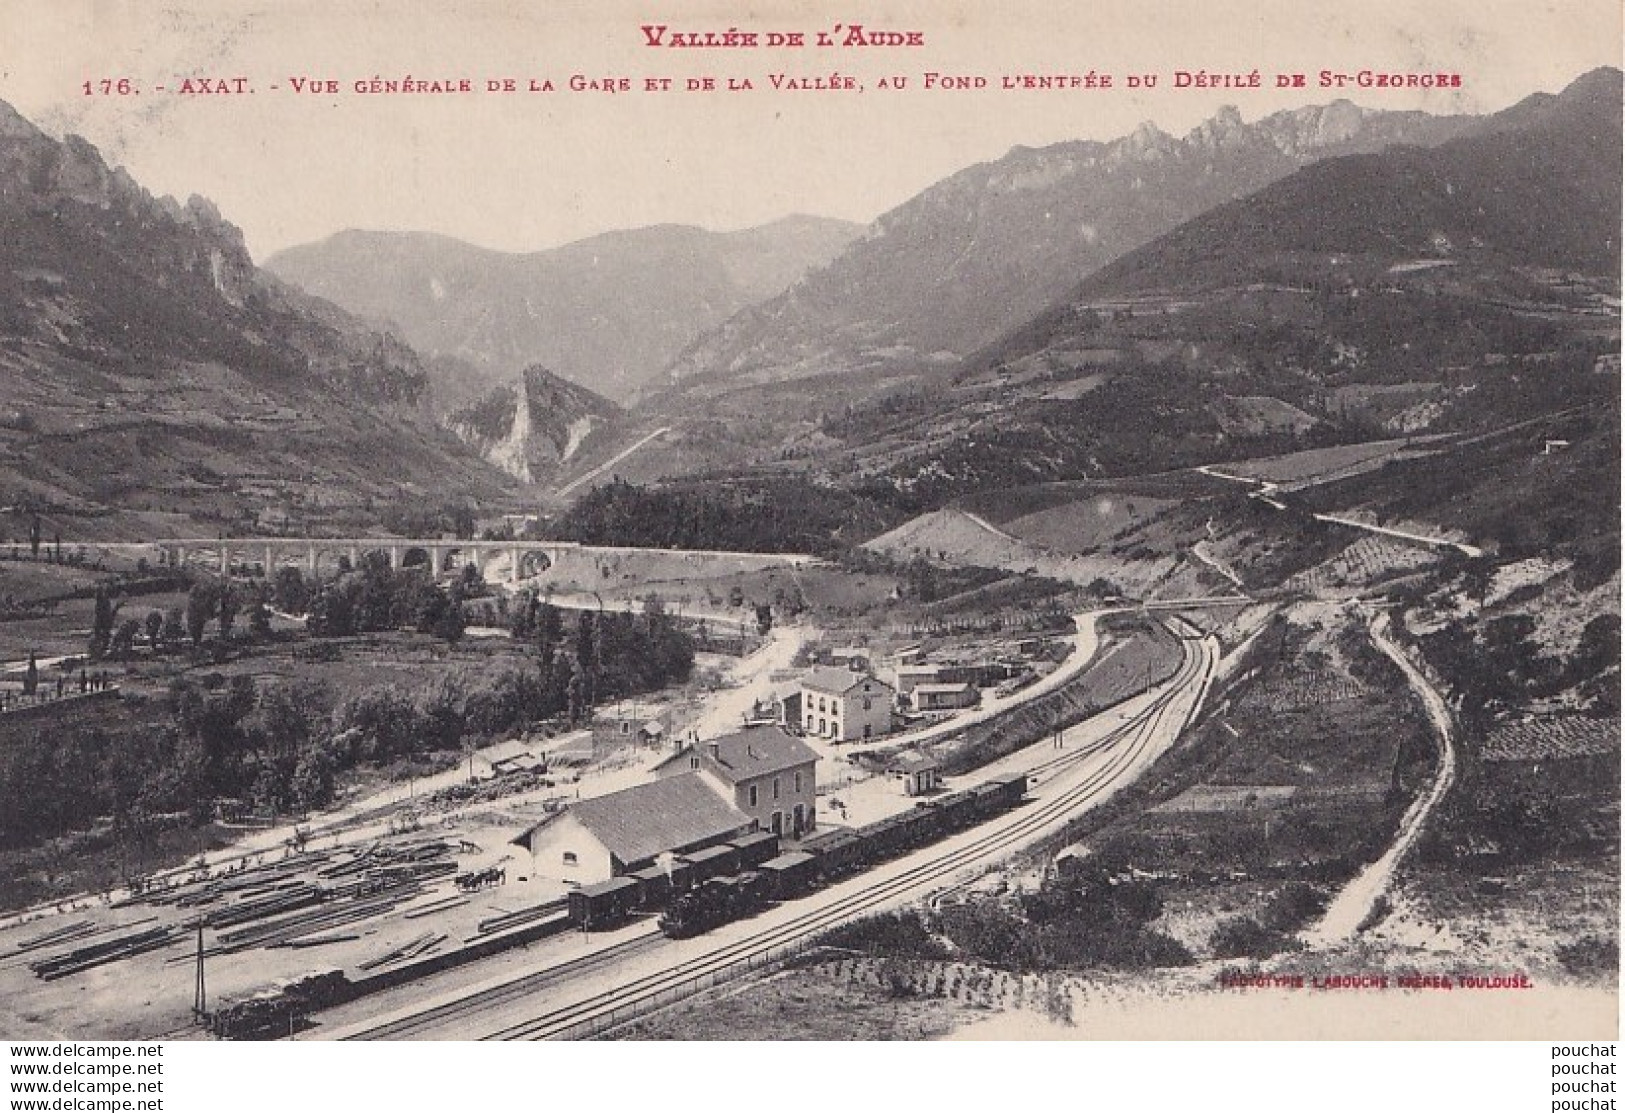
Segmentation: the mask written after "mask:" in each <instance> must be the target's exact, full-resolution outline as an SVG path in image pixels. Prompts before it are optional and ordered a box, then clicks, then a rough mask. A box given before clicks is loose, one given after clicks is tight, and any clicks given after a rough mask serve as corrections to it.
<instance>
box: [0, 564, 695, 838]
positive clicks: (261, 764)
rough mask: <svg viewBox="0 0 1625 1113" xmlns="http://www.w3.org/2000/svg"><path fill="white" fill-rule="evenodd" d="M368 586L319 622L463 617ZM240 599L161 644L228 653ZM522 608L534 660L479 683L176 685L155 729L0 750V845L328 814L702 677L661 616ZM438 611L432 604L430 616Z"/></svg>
mask: <svg viewBox="0 0 1625 1113" xmlns="http://www.w3.org/2000/svg"><path fill="white" fill-rule="evenodd" d="M372 571H373V572H375V573H376V572H378V571H379V570H378V569H373V570H372ZM388 571H389V570H388V568H387V566H386V567H385V568H383V569H382V572H385V573H387V572H388ZM367 572H368V570H367V569H363V570H361V571H360V572H358V573H352V574H350V575H349V576H347V577H343V578H341V582H340V584H339V585H327V587H326V588H324V589H323V591H322V592H321V594H319V595H318V596H317V597H316V601H315V603H314V604H313V606H314V607H316V608H317V610H314V611H313V618H314V617H315V615H316V614H318V613H322V612H321V611H320V608H321V607H322V606H323V605H324V604H322V603H321V600H322V599H324V598H326V599H328V600H330V601H331V600H332V599H334V598H342V599H344V600H346V601H347V602H346V603H345V604H344V605H347V606H349V607H350V610H349V612H348V613H349V614H351V615H352V616H358V617H360V618H362V619H364V620H365V621H377V622H382V621H385V616H387V617H388V620H390V621H393V620H394V618H396V617H398V615H399V613H400V612H398V611H397V610H396V608H397V607H400V606H404V605H405V604H404V603H403V602H402V600H404V599H408V598H422V599H429V600H432V599H435V598H438V599H441V600H442V604H441V605H442V606H443V607H445V608H446V609H447V610H457V609H458V607H457V606H455V605H454V603H453V601H454V600H455V599H456V597H457V592H456V590H453V591H451V592H441V591H439V589H437V588H434V585H433V584H429V585H427V586H428V588H429V589H430V590H429V591H428V592H424V591H423V590H422V589H423V584H422V583H421V582H420V580H419V577H418V576H417V575H416V574H414V573H410V572H408V573H405V574H393V575H391V576H389V577H387V578H384V577H378V576H369V575H368V574H367ZM397 579H398V580H399V582H398V583H397V582H396V581H397ZM335 587H337V588H338V592H340V593H342V594H338V593H336V592H335V590H334V589H335ZM386 589H387V590H386ZM245 590H246V589H244V588H242V587H241V586H240V585H234V586H231V587H226V586H223V585H221V584H220V583H219V582H217V581H205V582H203V583H200V585H199V586H198V588H196V589H194V592H193V594H192V596H191V597H189V599H188V605H187V607H186V608H185V610H184V611H182V610H181V609H179V608H177V609H176V610H175V611H174V612H172V613H171V615H170V616H168V617H167V618H160V620H159V624H158V635H157V636H158V638H159V640H160V644H162V643H163V642H164V641H165V640H167V639H168V638H170V637H174V638H176V639H180V638H182V637H185V638H190V639H191V641H192V642H193V644H200V643H201V641H202V639H203V637H204V635H205V628H206V626H207V624H209V623H215V624H217V628H218V629H220V630H221V632H222V636H223V637H230V636H231V633H232V630H233V629H234V623H235V620H236V617H237V615H238V613H239V611H238V607H240V605H241V604H240V603H232V602H229V601H228V600H229V599H230V598H231V597H233V595H234V593H238V592H243V591H245ZM517 603H518V605H517V606H516V607H515V608H514V609H513V613H514V618H513V626H514V631H515V633H516V634H517V635H518V636H519V638H520V639H521V640H522V641H523V642H524V643H525V650H524V652H522V653H519V654H513V655H506V656H503V655H497V656H493V657H491V658H489V659H488V660H486V661H485V662H482V664H481V665H480V667H479V668H478V669H477V670H476V669H475V668H474V667H472V666H470V667H467V668H462V669H453V670H449V671H440V672H438V673H437V674H435V675H432V676H428V677H424V678H422V679H420V680H417V681H415V682H406V683H401V682H392V683H390V684H387V685H380V686H378V687H373V688H368V689H364V690H361V691H359V692H354V693H351V694H348V695H345V696H343V697H338V696H335V695H334V693H333V692H332V691H331V690H330V689H329V688H328V687H326V686H325V685H322V684H318V683H311V682H302V681H301V682H285V683H274V684H267V685H258V684H256V683H255V682H254V680H253V679H252V678H251V677H247V676H236V677H232V678H231V679H229V680H227V679H224V678H222V677H220V676H218V675H215V676H213V677H210V678H205V680H204V681H202V682H198V681H194V680H190V679H185V678H182V679H178V680H176V681H175V682H174V683H173V684H172V685H171V687H170V689H169V691H168V694H167V697H166V702H165V705H164V707H165V711H166V713H167V714H166V716H165V717H164V719H163V721H162V722H160V723H159V724H157V725H155V724H154V723H153V722H151V721H150V720H148V721H143V722H142V723H140V724H139V725H138V726H131V727H128V728H120V729H106V730H103V729H94V728H92V729H89V730H65V731H43V730H42V731H36V732H33V733H32V734H31V735H29V736H28V737H27V738H26V739H23V740H20V744H18V745H15V746H10V747H6V748H3V749H0V844H3V845H23V844H27V843H30V842H35V841H38V840H39V839H42V838H47V837H50V836H52V835H55V834H59V833H61V832H63V831H67V830H70V829H73V828H76V827H82V826H85V825H88V824H90V823H91V822H92V821H94V820H95V819H97V818H98V817H104V816H111V817H113V823H114V826H115V828H117V829H118V832H119V833H120V835H121V836H123V837H125V838H126V839H136V840H137V841H139V840H140V839H142V838H144V837H145V836H144V833H145V832H147V831H149V830H150V827H151V823H152V821H153V818H154V817H156V816H162V815H184V817H185V818H186V819H187V820H189V821H190V822H194V823H200V822H204V821H206V820H207V819H208V818H209V817H210V816H211V815H212V814H213V812H214V808H215V804H216V802H217V801H219V800H221V799H232V800H240V801H243V802H244V803H246V804H247V805H249V806H251V807H252V808H253V809H254V810H256V811H258V812H260V813H262V814H263V813H272V814H286V813H288V812H293V811H307V810H310V809H314V808H320V807H323V806H325V805H327V804H329V803H330V802H331V801H332V799H333V797H334V794H335V792H336V791H337V788H338V786H339V784H340V782H341V779H342V775H343V773H344V772H345V771H346V770H349V769H352V768H354V767H356V766H359V765H365V764H370V765H386V764H389V763H392V762H397V761H403V760H404V761H418V760H421V759H424V758H426V757H430V756H432V755H436V754H439V755H446V754H456V753H460V752H461V751H462V750H464V749H465V748H467V747H470V746H474V745H477V744H480V743H481V741H482V740H485V739H490V738H493V737H498V736H500V735H502V734H504V733H506V732H509V731H512V730H514V729H516V728H520V727H522V726H524V725H526V724H529V723H533V722H537V721H543V720H553V721H569V722H580V721H583V720H585V719H586V718H588V717H589V716H590V715H591V712H592V707H593V705H594V704H595V703H596V702H598V701H601V700H606V699H615V698H619V697H625V696H632V695H636V694H640V693H642V692H646V691H649V690H652V689H654V688H657V687H660V686H662V685H665V684H668V683H670V682H672V681H674V680H678V679H681V678H683V677H686V676H687V675H688V674H689V672H690V671H691V670H692V668H693V663H694V650H693V643H692V642H691V641H690V639H689V638H688V637H687V635H685V634H684V633H683V632H682V631H680V630H679V629H678V628H677V625H676V623H675V622H674V621H673V620H672V618H671V617H670V616H668V615H667V614H666V613H665V610H664V608H662V607H661V606H660V605H659V603H658V601H655V600H651V601H650V603H649V604H648V606H647V607H646V609H645V611H644V613H642V614H635V615H634V614H629V613H598V612H593V611H583V612H580V613H578V614H570V615H569V616H568V617H567V616H566V612H563V611H561V610H559V609H558V608H557V607H553V606H551V605H549V604H547V603H545V602H543V601H541V600H538V599H536V598H535V597H534V596H521V597H520V598H519V600H517ZM257 605H258V606H261V607H263V606H264V603H263V601H261V602H259V603H258V604H257ZM433 611H434V607H433V605H432V604H430V605H429V606H428V607H427V608H426V610H425V611H423V612H420V613H432V612H433ZM118 613H119V611H118V607H117V603H116V601H115V600H113V599H111V598H110V597H109V598H107V599H105V600H98V604H97V616H98V617H97V619H96V622H95V626H96V630H97V633H96V634H95V635H93V636H94V637H96V638H101V637H103V636H104V635H105V634H106V631H108V630H109V629H112V630H113V631H114V633H113V634H112V635H111V636H110V637H108V638H107V642H106V645H107V649H108V651H109V652H112V651H114V649H115V647H117V646H118V645H120V644H121V641H122V636H121V633H120V632H121V631H123V630H124V629H125V627H126V626H127V625H128V622H127V623H125V624H122V625H117V624H116V622H117V615H118ZM153 613H154V614H156V612H153ZM326 613H327V614H332V613H334V612H333V611H332V610H329V611H327V612H326ZM151 617H152V616H151V615H149V619H150V618H151ZM442 620H443V615H442ZM149 629H150V627H149ZM166 631H167V633H166Z"/></svg>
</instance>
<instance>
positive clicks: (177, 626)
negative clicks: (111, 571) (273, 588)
mask: <svg viewBox="0 0 1625 1113" xmlns="http://www.w3.org/2000/svg"><path fill="white" fill-rule="evenodd" d="M269 600H270V589H269V588H267V587H266V586H265V585H264V584H257V583H255V584H238V583H233V582H230V581H226V580H215V579H204V580H199V581H197V582H196V583H194V584H193V585H192V588H191V590H190V591H189V592H188V593H187V596H186V605H185V606H184V607H171V608H169V610H168V611H159V610H157V609H150V610H148V611H147V614H146V617H145V618H144V619H140V620H138V619H136V618H134V617H125V618H124V619H123V620H122V621H121V620H120V619H119V615H120V614H121V613H122V612H123V609H124V601H123V600H122V599H119V598H118V597H117V596H116V595H115V593H114V591H113V590H111V589H109V588H105V587H102V588H97V589H96V595H95V603H94V607H93V609H92V612H91V620H90V638H89V642H88V644H87V646H86V652H87V654H88V656H89V658H90V660H91V661H103V660H114V661H119V660H128V659H129V658H130V657H132V656H133V655H134V653H135V648H136V646H137V644H140V643H144V644H145V645H146V647H147V648H148V649H149V650H150V651H151V652H153V653H161V652H166V651H170V650H176V649H180V648H183V647H185V646H186V645H188V644H190V646H191V648H193V649H199V648H201V647H202V646H203V642H204V639H205V637H206V636H207V633H208V629H209V625H210V624H211V623H213V624H214V627H215V631H216V634H217V636H218V638H219V640H220V641H222V642H224V641H229V640H230V639H231V637H232V632H233V631H234V630H235V629H237V623H238V619H239V618H242V619H244V621H245V625H246V628H247V632H248V636H249V637H251V638H255V639H263V638H266V637H269V636H270V633H271V611H270V605H269Z"/></svg>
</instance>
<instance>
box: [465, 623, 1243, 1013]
mask: <svg viewBox="0 0 1625 1113" xmlns="http://www.w3.org/2000/svg"><path fill="white" fill-rule="evenodd" d="M1184 644H1185V645H1186V647H1187V652H1186V655H1185V659H1184V661H1183V662H1182V663H1181V666H1180V670H1179V672H1178V673H1176V675H1175V676H1174V678H1173V679H1172V681H1171V682H1170V683H1169V684H1168V686H1167V688H1166V689H1165V691H1164V692H1163V693H1162V694H1160V695H1159V696H1158V697H1157V698H1156V699H1154V700H1153V701H1152V702H1151V703H1150V704H1148V705H1147V706H1146V707H1145V708H1143V709H1141V710H1140V711H1138V712H1136V713H1135V714H1134V715H1133V716H1131V717H1130V718H1129V719H1128V720H1126V721H1125V722H1124V723H1123V724H1122V725H1121V726H1119V727H1114V728H1113V729H1112V731H1111V732H1110V733H1109V735H1108V737H1109V738H1110V739H1111V741H1112V742H1123V741H1125V740H1127V743H1128V744H1127V745H1124V746H1122V747H1120V748H1119V749H1118V750H1117V752H1115V753H1113V754H1112V755H1111V757H1110V759H1109V760H1108V761H1107V762H1106V764H1105V765H1103V766H1102V767H1101V768H1100V769H1098V770H1096V771H1094V772H1093V773H1091V774H1090V775H1088V776H1087V777H1085V778H1084V779H1083V780H1081V781H1080V782H1079V783H1077V784H1075V785H1072V786H1070V787H1068V788H1067V789H1066V790H1064V791H1062V792H1060V793H1058V794H1057V795H1055V796H1054V797H1052V798H1050V799H1046V800H1041V801H1039V802H1038V803H1036V804H1034V805H1030V806H1028V807H1026V808H1023V809H1021V810H1020V811H1019V812H1017V813H1014V818H1013V820H1012V821H1011V822H1008V823H1005V824H1002V825H1001V826H999V828H998V829H997V830H996V831H992V832H989V833H987V834H984V835H981V836H978V837H975V838H973V839H971V840H970V841H969V842H966V843H963V844H962V845H959V846H956V847H954V848H952V849H950V850H946V851H944V852H942V853H940V854H937V855H936V856H934V857H932V858H930V859H928V860H926V861H924V862H921V863H919V864H917V865H914V866H912V867H909V868H908V869H905V870H903V871H902V872H901V873H898V874H895V875H893V876H890V877H887V878H885V879H883V880H880V881H878V882H875V883H872V884H870V885H867V886H865V887H864V888H862V889H859V890H857V891H855V892H852V893H849V894H845V895H843V896H842V897H840V899H838V900H836V901H833V902H831V903H828V904H825V905H823V906H821V907H819V908H816V909H813V910H810V911H808V912H806V913H804V914H802V915H799V916H796V917H793V918H791V919H789V920H787V921H784V922H783V923H780V924H776V925H774V926H772V927H769V928H767V929H766V930H764V931H761V932H759V933H757V934H755V935H753V936H751V937H749V938H746V939H741V940H735V941H732V942H728V943H724V944H721V945H719V946H716V947H713V948H712V949H711V950H709V951H707V952H706V953H704V954H701V955H698V956H696V957H694V958H691V959H687V960H685V961H683V962H680V963H677V964H675V965H673V966H670V967H668V968H666V969H664V970H660V971H657V972H655V973H652V974H648V975H645V976H642V977H639V978H635V979H633V980H631V981H629V982H627V983H625V984H623V985H619V986H616V987H614V988H612V989H609V990H604V991H602V992H599V993H595V994H592V995H591V996H589V997H587V998H585V999H583V1000H579V1001H575V1002H571V1003H569V1004H565V1005H561V1006H559V1007H557V1008H554V1009H551V1010H549V1011H547V1012H544V1013H542V1014H540V1015H538V1016H535V1017H531V1018H529V1019H526V1020H524V1021H521V1022H519V1023H517V1024H510V1025H506V1026H504V1027H501V1028H499V1029H497V1030H496V1031H493V1032H490V1033H487V1034H485V1035H484V1036H483V1037H481V1038H484V1039H502V1040H509V1039H557V1038H568V1037H570V1036H574V1035H585V1034H590V1033H591V1032H593V1031H596V1030H602V1029H605V1028H608V1027H612V1026H614V1025H615V1024H617V1023H619V1022H621V1021H623V1020H627V1019H631V1018H632V1017H633V1016H634V1015H638V1014H640V1013H641V1012H642V1011H647V1009H648V1008H650V1007H652V1006H653V1005H655V1004H662V1003H670V1001H673V1000H677V999H679V998H680V997H682V996H685V995H686V993H687V992H695V991H697V990H698V989H700V988H703V986H701V985H700V983H701V982H702V981H704V980H705V979H707V978H710V979H712V982H711V984H714V983H715V981H720V980H722V977H721V976H722V975H723V974H725V973H727V972H729V971H732V970H736V969H738V968H740V967H744V966H746V965H747V964H750V963H753V962H755V961H758V960H761V961H766V960H768V959H769V958H770V957H771V956H773V955H774V954H775V952H781V953H788V951H789V950H791V949H793V948H794V947H795V946H796V945H797V944H799V943H802V942H805V941H806V940H808V939H810V938H813V937H815V936H817V935H819V934H821V933H823V932H824V931H827V930H829V929H830V928H832V927H835V926H837V925H838V924H840V923H842V922H844V921H846V920H848V919H851V918H853V917H855V916H859V915H862V914H864V913H866V912H871V911H877V910H879V909H880V908H881V907H882V906H884V905H885V904H887V903H888V902H890V901H892V900H893V899H895V898H896V897H898V896H901V895H903V894H905V893H908V892H910V891H912V890H915V889H919V888H921V887H922V886H924V885H926V884H928V883H930V882H931V881H934V880H938V879H942V878H948V877H951V876H952V875H954V874H955V873H956V872H958V871H960V870H962V869H965V868H966V867H969V866H973V865H975V864H977V863H979V862H981V861H984V860H986V859H988V858H990V857H992V856H994V855H997V854H999V853H1000V852H1003V851H1007V850H1011V849H1014V848H1015V847H1017V846H1019V845H1021V844H1022V843H1023V842H1025V841H1027V840H1029V839H1030V838H1032V837H1034V836H1036V835H1037V834H1039V833H1041V832H1043V831H1044V830H1045V829H1046V828H1047V827H1050V826H1052V825H1055V824H1058V823H1059V822H1062V821H1064V820H1065V819H1066V817H1067V816H1069V815H1070V814H1071V813H1073V812H1074V811H1075V810H1077V809H1078V808H1079V807H1080V806H1082V805H1084V804H1087V803H1089V802H1090V801H1091V800H1093V799H1094V798H1096V797H1098V796H1099V795H1101V794H1102V793H1103V792H1105V791H1106V790H1108V789H1110V788H1112V787H1114V786H1115V783H1116V781H1117V779H1118V778H1119V777H1120V776H1121V774H1122V773H1123V771H1124V770H1126V769H1128V768H1130V767H1131V766H1132V765H1133V764H1134V763H1135V762H1136V761H1137V760H1139V759H1140V758H1141V757H1142V756H1143V755H1144V754H1145V752H1146V750H1147V749H1148V748H1149V747H1150V746H1151V745H1152V742H1153V739H1154V738H1155V737H1156V732H1157V730H1158V729H1159V728H1160V727H1162V726H1164V724H1165V722H1166V720H1167V718H1168V716H1169V715H1171V714H1172V713H1173V708H1174V707H1175V705H1176V704H1177V703H1179V702H1180V700H1181V699H1182V698H1183V697H1185V696H1186V695H1187V694H1188V693H1189V692H1190V691H1191V689H1192V686H1193V685H1194V686H1195V692H1196V695H1195V699H1194V701H1193V704H1192V711H1194V709H1195V707H1197V706H1199V705H1200V702H1201V697H1202V694H1203V692H1204V690H1205V688H1206V685H1207V683H1208V681H1209V680H1210V679H1211V676H1212V670H1213V659H1212V657H1211V655H1210V654H1207V653H1204V652H1203V651H1202V650H1200V649H1195V648H1192V647H1194V646H1195V645H1196V643H1195V642H1192V641H1186V642H1185V643H1184ZM1103 749H1104V747H1103V746H1101V745H1093V746H1091V747H1090V748H1088V752H1085V751H1083V750H1080V751H1079V752H1077V753H1075V754H1073V755H1070V756H1069V758H1068V759H1065V760H1067V761H1069V762H1072V763H1076V762H1082V761H1084V760H1086V759H1087V758H1088V757H1090V756H1095V755H1098V754H1099V753H1101V752H1102V750H1103ZM1058 760H1061V759H1058ZM685 991H686V992H685ZM488 1003H489V1002H488V1001H474V1000H472V999H471V1000H470V1001H469V1004H470V1005H471V1006H472V1009H471V1011H476V1010H478V1009H480V1008H483V1007H484V1006H485V1005H487V1004H488Z"/></svg>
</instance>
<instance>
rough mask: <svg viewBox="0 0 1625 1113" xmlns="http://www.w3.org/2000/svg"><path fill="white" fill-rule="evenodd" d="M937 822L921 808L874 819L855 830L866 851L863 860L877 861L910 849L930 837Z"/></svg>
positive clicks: (934, 817)
mask: <svg viewBox="0 0 1625 1113" xmlns="http://www.w3.org/2000/svg"><path fill="white" fill-rule="evenodd" d="M936 823H937V817H936V816H935V815H933V814H932V813H931V812H930V811H929V810H927V809H924V808H911V809H909V810H908V811H906V812H900V813H899V814H897V815H891V816H887V817H886V818H885V819H877V820H875V821H874V822H873V823H871V824H869V825H868V826H866V827H862V828H860V829H859V831H858V837H859V838H861V839H862V840H863V842H864V845H865V847H866V848H867V849H866V850H865V852H864V855H863V858H864V861H866V862H878V861H882V860H884V859H886V858H892V857H895V856H897V855H898V854H901V853H903V852H904V851H907V850H911V849H913V848H914V847H916V846H918V845H920V844H921V843H922V842H924V841H926V840H927V839H928V838H929V837H930V835H931V832H932V831H933V830H934V828H935V826H936Z"/></svg>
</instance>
